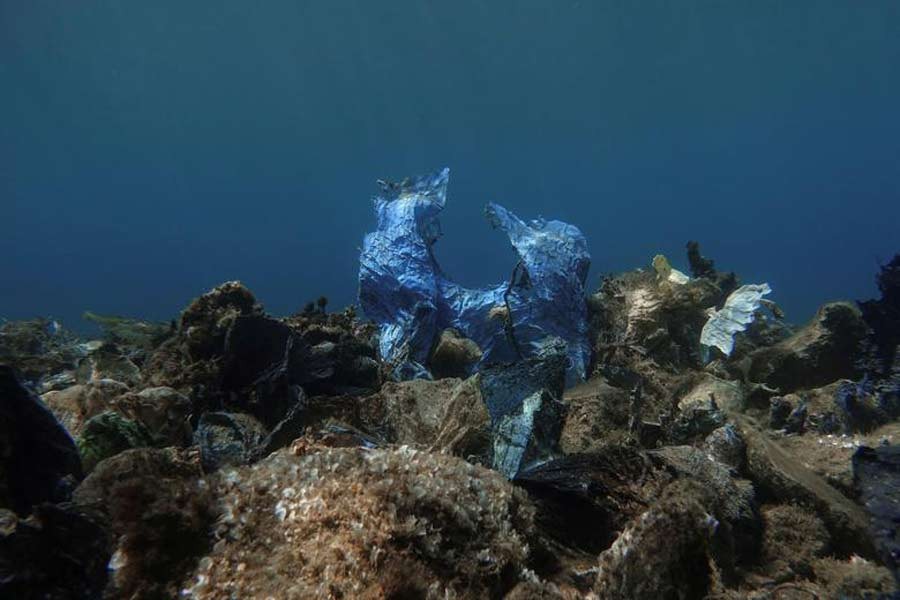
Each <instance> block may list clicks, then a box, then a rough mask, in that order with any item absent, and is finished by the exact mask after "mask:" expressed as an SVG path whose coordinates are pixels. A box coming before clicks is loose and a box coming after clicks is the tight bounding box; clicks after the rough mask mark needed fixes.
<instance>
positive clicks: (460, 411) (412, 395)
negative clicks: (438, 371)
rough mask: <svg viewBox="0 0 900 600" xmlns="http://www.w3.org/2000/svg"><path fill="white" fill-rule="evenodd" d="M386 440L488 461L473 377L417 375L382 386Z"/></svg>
mask: <svg viewBox="0 0 900 600" xmlns="http://www.w3.org/2000/svg"><path fill="white" fill-rule="evenodd" d="M370 401H372V402H376V403H379V402H380V403H382V404H383V406H384V409H385V413H386V419H387V423H388V426H389V429H390V434H389V435H390V439H391V440H392V441H394V442H396V443H399V444H411V445H416V446H419V447H421V448H428V449H431V450H434V451H438V452H444V453H447V454H454V455H457V456H462V457H463V458H466V457H472V458H473V459H480V461H481V462H487V463H488V464H489V463H490V456H491V452H492V450H491V444H490V440H491V423H490V417H489V416H488V412H487V408H486V407H485V405H484V402H483V400H482V397H481V389H480V388H479V383H478V380H477V379H476V378H470V379H466V380H460V379H450V378H448V379H441V380H438V381H429V380H425V379H416V380H411V381H403V382H398V383H393V382H388V383H385V384H384V386H382V388H381V391H380V392H378V394H377V398H371V399H370Z"/></svg>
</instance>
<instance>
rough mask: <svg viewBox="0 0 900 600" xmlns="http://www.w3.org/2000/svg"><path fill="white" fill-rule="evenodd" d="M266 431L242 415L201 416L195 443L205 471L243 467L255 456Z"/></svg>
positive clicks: (210, 414)
mask: <svg viewBox="0 0 900 600" xmlns="http://www.w3.org/2000/svg"><path fill="white" fill-rule="evenodd" d="M266 434H267V432H266V430H265V428H264V427H263V426H262V424H261V423H260V422H259V421H257V420H256V419H255V418H254V417H252V416H251V415H248V414H241V413H224V412H215V413H205V414H204V415H203V416H202V417H200V423H199V424H198V426H197V431H196V432H195V433H194V443H195V444H197V445H198V446H200V458H201V461H202V464H203V469H204V470H205V471H207V472H212V471H215V470H216V469H219V468H220V467H223V466H226V465H231V466H237V465H244V464H247V463H248V462H250V460H251V459H252V458H253V457H254V456H255V455H256V454H257V452H258V450H259V447H260V445H261V444H262V443H263V440H264V438H265V437H266Z"/></svg>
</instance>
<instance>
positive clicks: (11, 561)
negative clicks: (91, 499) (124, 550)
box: [0, 503, 112, 600]
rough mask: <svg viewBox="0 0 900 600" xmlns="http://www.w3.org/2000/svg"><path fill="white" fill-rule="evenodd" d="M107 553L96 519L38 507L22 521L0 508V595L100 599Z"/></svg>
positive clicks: (69, 509) (23, 599)
mask: <svg viewBox="0 0 900 600" xmlns="http://www.w3.org/2000/svg"><path fill="white" fill-rule="evenodd" d="M111 554H112V539H111V536H110V532H109V531H108V529H107V527H106V525H105V524H104V523H103V520H102V519H101V518H100V516H99V515H97V514H96V513H93V512H91V511H86V510H84V509H82V508H80V507H78V506H76V505H73V504H70V503H65V504H59V505H56V504H49V503H42V504H38V505H36V506H35V507H34V512H33V513H32V514H31V516H29V517H28V518H27V519H25V518H19V517H17V516H16V514H15V513H13V512H11V511H8V510H5V509H0V597H3V598H10V599H12V598H16V599H18V600H38V599H45V598H51V599H53V600H100V599H101V598H103V597H104V596H103V591H104V589H105V587H106V582H107V578H108V575H107V563H108V562H109V558H110V556H111Z"/></svg>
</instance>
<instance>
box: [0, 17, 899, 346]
mask: <svg viewBox="0 0 900 600" xmlns="http://www.w3.org/2000/svg"><path fill="white" fill-rule="evenodd" d="M0 90H2V93H0V209H2V211H0V317H4V318H8V319H17V318H28V317H33V316H37V315H52V316H54V317H56V318H58V319H61V320H62V321H63V322H64V323H65V324H66V325H67V326H69V327H74V328H79V327H85V326H86V325H85V324H84V323H83V322H81V320H80V315H81V313H82V312H83V311H84V310H86V309H89V310H92V311H96V312H99V313H113V314H122V315H129V316H136V317H141V318H152V319H168V318H170V317H172V316H175V315H177V313H178V311H179V310H180V309H181V307H182V306H183V305H184V301H185V299H186V298H191V297H194V296H196V295H198V294H200V293H202V292H203V291H205V290H207V289H209V288H210V287H212V286H213V285H215V284H217V283H219V282H221V281H224V280H228V279H239V280H242V281H243V282H245V283H246V284H247V285H248V286H249V287H251V288H252V289H253V290H254V291H255V293H256V295H257V297H258V298H260V299H261V300H262V301H263V302H264V303H265V305H266V307H267V308H268V310H270V311H271V312H273V313H275V314H286V313H290V312H293V311H296V310H299V309H300V308H301V307H302V306H303V305H304V304H305V303H306V302H307V301H309V300H312V299H314V298H315V297H317V296H319V295H321V294H325V295H326V296H328V297H329V298H330V300H331V304H330V307H331V308H335V309H336V308H339V307H341V306H344V305H346V304H350V303H352V302H354V301H355V298H356V292H357V271H358V259H359V246H360V245H361V243H362V238H363V235H364V233H365V232H367V231H371V230H372V229H373V226H374V217H373V213H372V205H371V201H370V199H371V197H372V195H373V194H374V193H375V192H376V191H377V189H376V185H375V181H376V179H379V178H385V179H393V180H397V179H401V178H403V177H404V176H407V175H415V174H419V173H425V172H429V171H432V170H433V169H437V168H440V167H443V166H449V167H450V169H451V180H450V187H449V199H448V203H447V208H446V210H445V211H444V212H443V214H442V217H441V220H442V225H443V229H444V234H445V235H444V237H443V238H442V239H441V241H440V242H439V243H438V245H437V246H436V252H437V255H438V259H439V261H440V263H441V265H442V266H443V268H444V269H445V270H446V272H447V273H448V274H449V275H450V276H451V277H453V278H454V279H455V280H457V281H459V282H460V283H462V284H465V285H470V286H481V285H487V284H491V283H495V282H497V281H500V280H503V279H505V278H507V277H508V276H509V273H510V270H511V269H512V266H513V263H514V254H513V252H512V250H511V249H510V248H509V247H508V242H507V240H506V239H505V237H504V236H503V235H502V234H500V233H498V232H495V231H492V230H491V229H490V227H489V225H488V223H487V222H486V220H485V219H484V216H483V207H484V205H485V204H486V203H487V202H489V201H494V202H499V203H501V204H503V205H504V206H506V207H508V208H509V209H511V210H513V211H515V212H516V213H517V214H518V215H520V216H521V217H523V218H526V219H530V218H534V217H537V216H539V215H543V216H545V217H547V218H553V219H561V220H564V221H567V222H569V223H572V224H575V225H577V226H578V227H579V228H581V230H582V231H583V232H584V234H585V235H586V237H587V239H588V242H589V245H590V250H591V254H592V259H593V267H592V272H591V276H590V279H589V282H588V287H589V289H594V288H595V287H596V285H597V283H598V282H599V278H600V276H601V274H603V273H608V272H615V271H621V270H625V269H630V268H633V267H635V266H640V265H646V266H648V267H649V263H650V259H651V258H652V257H653V256H654V255H655V254H657V253H663V254H666V255H667V256H668V257H669V258H670V259H671V261H672V263H673V265H674V266H675V267H676V268H681V269H686V267H687V265H686V260H685V258H684V245H685V242H687V241H688V240H689V239H696V240H699V241H700V243H701V248H702V250H703V253H704V254H705V255H707V256H710V257H712V258H714V259H715V260H716V266H717V267H718V268H720V269H723V270H734V271H736V272H738V273H739V274H740V275H741V277H742V278H743V280H744V282H746V283H757V282H763V281H767V282H768V283H770V284H771V286H772V288H773V290H774V292H773V294H772V298H773V299H774V300H776V301H777V302H778V303H779V304H780V305H781V306H782V307H783V308H784V309H785V311H786V313H787V316H788V319H789V320H791V321H803V320H805V319H807V318H809V317H810V316H811V315H812V313H813V311H814V310H815V308H816V307H817V306H819V305H820V304H821V303H822V302H825V301H828V300H833V299H840V298H849V299H856V298H868V297H871V296H874V295H875V285H874V280H873V273H874V272H875V271H876V270H877V265H878V264H879V262H881V261H884V260H887V259H889V258H890V256H891V255H892V254H893V253H894V252H895V251H896V249H897V241H898V239H900V238H898V235H897V231H898V223H900V111H898V109H897V107H898V106H900V3H897V2H894V1H890V0H889V1H883V2H875V1H871V2H866V3H856V2H790V3H785V2H753V3H750V2H730V3H720V2H677V3H672V2H642V3H639V4H638V3H618V2H616V3H613V2H587V1H584V2H476V1H471V0H462V1H457V2H452V3H449V2H412V1H407V0H394V1H391V2H363V1H357V2H340V1H327V2H326V1H316V2H298V1H294V2H288V1H274V0H273V1H268V2H265V3H250V2H238V1H233V0H228V1H222V2H216V3H182V2H173V1H170V0H159V1H156V2H152V3H146V2H143V3H142V2H113V1H111V0H110V1H100V0H82V1H79V2H52V1H38V0H33V1H29V2H14V1H12V0H2V1H0Z"/></svg>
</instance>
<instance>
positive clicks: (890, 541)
mask: <svg viewBox="0 0 900 600" xmlns="http://www.w3.org/2000/svg"><path fill="white" fill-rule="evenodd" d="M853 481H854V486H855V487H856V489H857V490H858V492H859V496H860V500H861V501H862V502H863V504H864V506H865V507H866V510H867V512H868V513H869V520H870V528H871V531H872V535H873V537H874V538H875V543H876V544H877V546H878V549H879V555H880V557H881V559H882V560H883V561H884V563H885V565H887V567H888V568H889V569H890V570H891V572H892V573H893V574H894V577H895V578H896V579H897V581H898V584H900V570H898V569H900V505H898V499H900V446H896V445H895V446H881V447H878V448H869V447H865V446H864V447H861V448H860V449H859V450H857V451H856V453H855V454H854V455H853Z"/></svg>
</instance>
